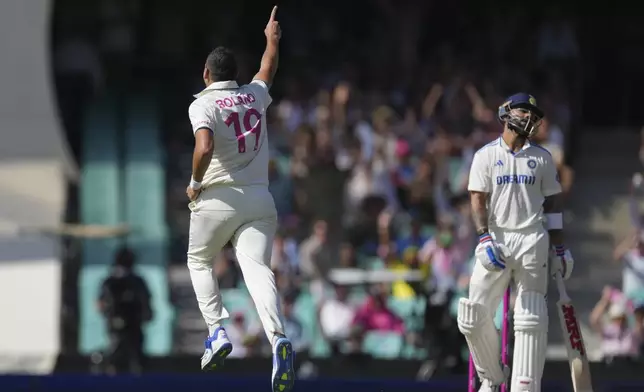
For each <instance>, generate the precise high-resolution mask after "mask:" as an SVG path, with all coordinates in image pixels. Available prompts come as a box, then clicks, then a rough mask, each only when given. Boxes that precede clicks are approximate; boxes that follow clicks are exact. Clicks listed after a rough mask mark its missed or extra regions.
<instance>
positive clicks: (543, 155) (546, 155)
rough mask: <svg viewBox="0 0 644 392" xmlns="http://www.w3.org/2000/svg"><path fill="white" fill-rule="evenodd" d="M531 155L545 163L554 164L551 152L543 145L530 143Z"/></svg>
mask: <svg viewBox="0 0 644 392" xmlns="http://www.w3.org/2000/svg"><path fill="white" fill-rule="evenodd" d="M531 147H532V149H531V150H532V151H531V155H533V156H534V157H536V159H537V160H541V161H543V162H544V163H546V164H554V162H555V161H554V158H553V157H552V153H551V152H550V151H549V150H548V149H547V148H545V147H543V146H540V145H538V144H532V146H531Z"/></svg>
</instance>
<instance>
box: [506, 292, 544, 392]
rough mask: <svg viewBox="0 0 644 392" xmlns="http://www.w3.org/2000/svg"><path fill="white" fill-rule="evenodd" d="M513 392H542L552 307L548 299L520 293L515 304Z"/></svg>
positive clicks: (542, 296) (536, 294)
mask: <svg viewBox="0 0 644 392" xmlns="http://www.w3.org/2000/svg"><path fill="white" fill-rule="evenodd" d="M514 338H515V341H514V356H513V360H512V368H513V370H512V388H511V390H512V392H541V377H542V376H543V366H544V364H545V361H546V347H547V345H548V307H547V305H546V299H545V296H544V295H543V294H541V293H537V292H534V291H524V292H521V293H519V296H518V297H517V299H516V302H515V305H514Z"/></svg>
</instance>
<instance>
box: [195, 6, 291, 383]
mask: <svg viewBox="0 0 644 392" xmlns="http://www.w3.org/2000/svg"><path fill="white" fill-rule="evenodd" d="M276 11H277V7H274V8H273V11H272V13H271V16H270V19H269V21H268V24H267V25H266V29H265V31H264V32H265V34H266V40H267V42H266V50H265V52H264V55H263V57H262V61H261V66H260V69H259V72H258V73H257V74H256V75H255V77H254V78H253V81H252V82H251V83H250V84H247V85H243V86H239V85H237V82H236V81H235V78H236V77H237V63H236V60H235V57H234V55H233V54H232V52H230V51H229V50H228V49H226V48H222V47H219V48H217V49H215V50H213V51H212V52H211V53H210V55H209V56H208V58H207V60H206V65H205V69H204V71H203V79H204V82H205V84H206V88H205V89H204V90H203V91H202V92H200V93H199V94H197V95H196V96H195V97H196V100H195V101H194V102H193V103H192V104H191V105H190V109H189V116H190V121H191V123H192V129H193V131H194V136H195V149H194V155H193V161H192V179H191V181H190V185H189V186H188V189H187V190H186V193H187V195H188V198H189V199H190V201H191V202H190V209H191V211H192V213H191V215H190V235H189V244H188V268H189V269H190V277H191V279H192V285H193V287H194V290H195V293H196V296H197V301H198V303H199V309H200V310H201V313H202V314H203V317H204V319H205V320H206V324H207V325H208V332H209V334H208V338H207V339H206V351H205V353H204V355H203V357H202V358H201V368H202V369H203V370H212V369H214V368H217V367H219V366H220V365H221V364H223V361H224V359H225V358H226V357H227V356H228V354H230V352H231V351H232V349H233V347H232V344H231V342H230V340H229V339H228V337H227V335H226V331H225V330H224V328H223V327H222V325H221V322H222V321H223V320H224V319H226V318H228V316H229V314H228V312H227V311H226V309H225V308H224V306H223V304H222V298H221V294H220V291H219V286H218V284H217V280H216V278H214V277H213V274H212V262H213V259H214V258H215V256H216V255H218V254H219V253H220V251H221V249H222V248H223V247H224V245H225V244H226V243H227V242H228V241H232V243H233V246H234V248H235V254H236V257H237V261H238V262H239V266H240V268H241V270H242V273H243V275H244V279H245V281H246V285H247V287H248V291H249V292H250V295H251V297H252V298H253V301H254V302H255V307H256V308H257V312H258V314H259V318H260V320H261V322H262V325H263V327H264V331H265V332H266V336H267V337H268V339H269V340H270V341H271V343H272V345H273V374H272V380H271V382H272V387H273V391H274V392H288V391H290V390H291V389H292V388H293V383H294V369H293V356H294V353H293V347H292V345H291V342H290V341H289V340H288V339H287V338H286V336H285V335H284V327H283V325H282V320H281V316H280V312H279V308H278V298H277V289H276V286H275V276H274V275H273V272H272V271H271V269H270V266H269V261H270V255H271V250H272V245H273V237H274V235H275V231H276V229H277V213H276V210H275V204H274V201H273V197H272V196H271V194H270V193H269V191H268V136H267V133H266V109H267V108H268V106H269V105H270V104H271V96H270V94H269V91H268V90H269V88H270V86H271V83H272V82H273V77H274V76H275V73H276V71H277V64H278V46H279V40H280V37H281V30H280V27H279V24H278V22H277V21H276V20H275V13H276Z"/></svg>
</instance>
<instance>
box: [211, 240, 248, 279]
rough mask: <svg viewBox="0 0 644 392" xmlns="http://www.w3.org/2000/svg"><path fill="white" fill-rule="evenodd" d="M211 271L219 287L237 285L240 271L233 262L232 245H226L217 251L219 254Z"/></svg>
mask: <svg viewBox="0 0 644 392" xmlns="http://www.w3.org/2000/svg"><path fill="white" fill-rule="evenodd" d="M229 245H230V244H229ZM213 273H214V274H215V276H216V277H217V283H218V284H219V288H220V289H231V288H234V287H237V283H238V282H239V279H240V277H241V273H240V270H239V267H238V265H237V263H236V262H235V253H234V251H233V248H232V246H226V247H225V248H224V249H223V250H222V251H221V252H220V253H219V256H218V257H216V258H215V260H214V264H213Z"/></svg>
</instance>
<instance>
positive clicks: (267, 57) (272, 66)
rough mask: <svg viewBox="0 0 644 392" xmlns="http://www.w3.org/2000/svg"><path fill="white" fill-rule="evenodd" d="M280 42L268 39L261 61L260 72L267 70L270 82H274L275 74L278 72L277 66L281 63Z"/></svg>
mask: <svg viewBox="0 0 644 392" xmlns="http://www.w3.org/2000/svg"><path fill="white" fill-rule="evenodd" d="M279 57H280V56H279V43H277V42H274V41H271V40H268V41H266V49H265V50H264V54H263V55H262V61H261V63H260V66H259V69H260V72H265V73H266V75H267V77H268V78H269V83H270V84H272V83H273V79H274V78H275V74H276V73H277V66H278V65H279Z"/></svg>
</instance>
